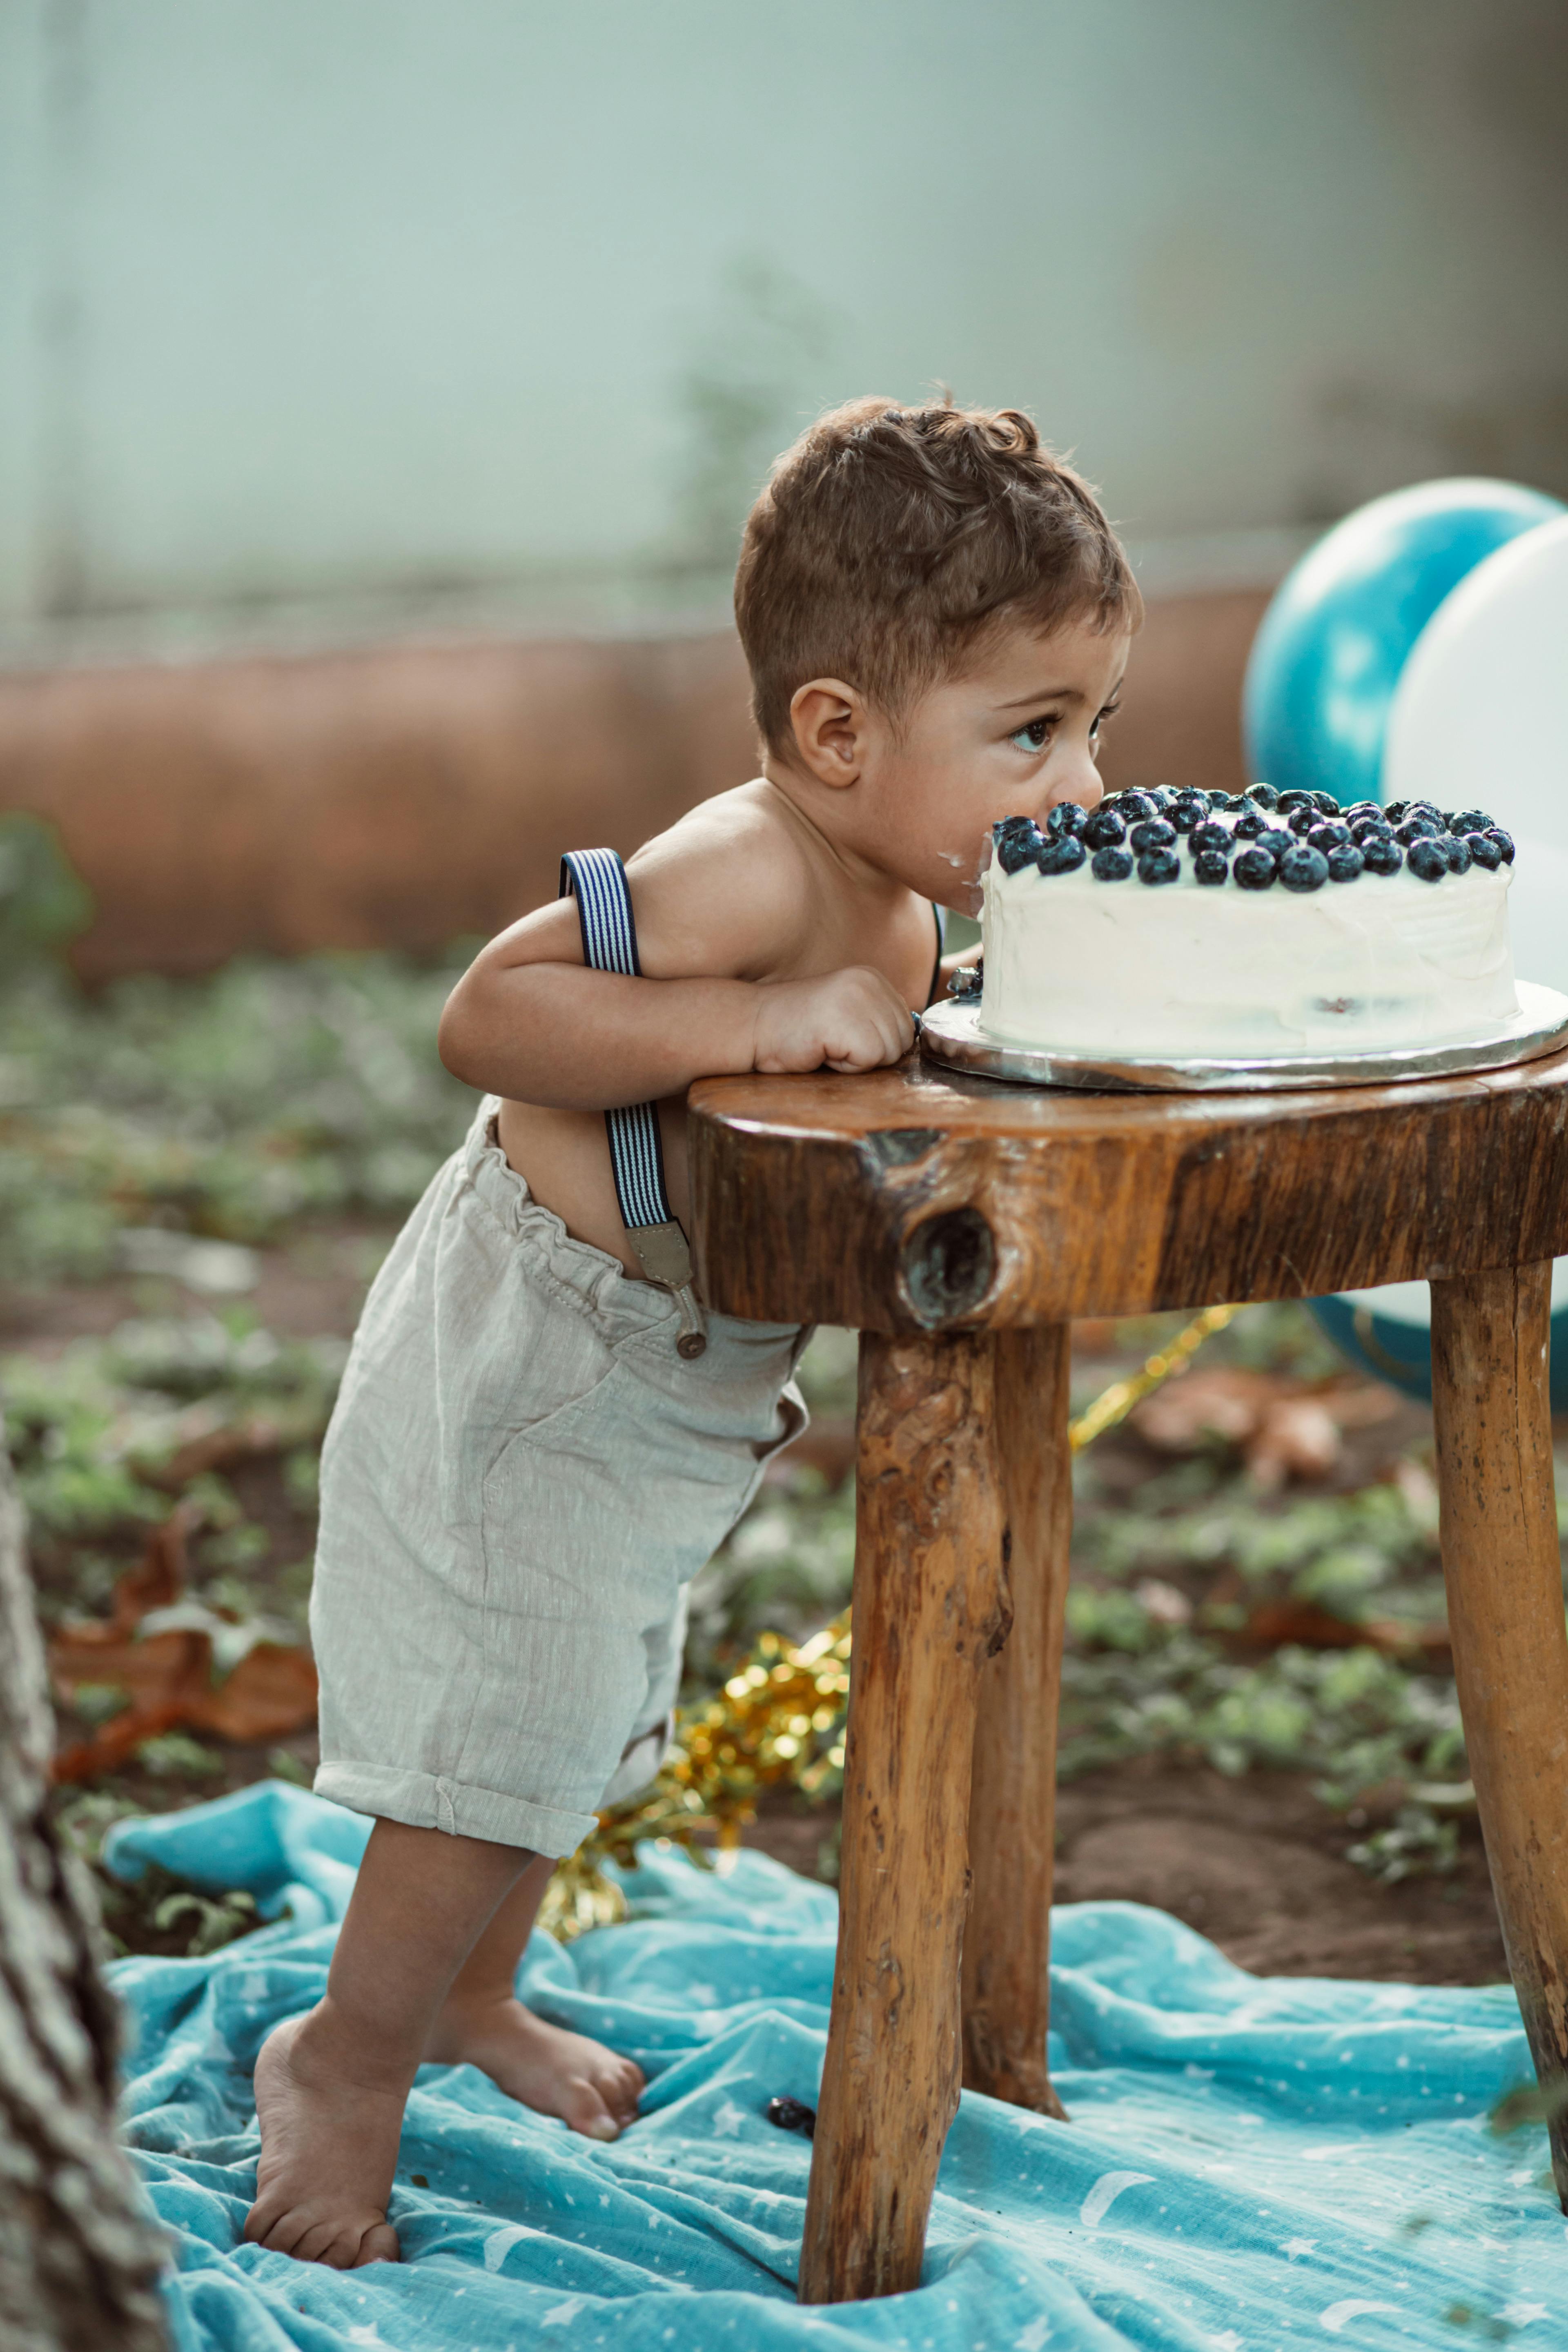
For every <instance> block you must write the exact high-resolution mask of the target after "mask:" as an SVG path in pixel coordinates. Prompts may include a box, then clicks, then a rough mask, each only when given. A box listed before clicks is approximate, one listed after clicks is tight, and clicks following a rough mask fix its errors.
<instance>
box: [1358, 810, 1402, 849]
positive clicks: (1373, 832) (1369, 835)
mask: <svg viewBox="0 0 1568 2352" xmlns="http://www.w3.org/2000/svg"><path fill="white" fill-rule="evenodd" d="M1351 839H1352V841H1353V842H1354V843H1355V845H1356V847H1357V848H1358V849H1364V848H1365V846H1366V845H1367V843H1368V842H1369V841H1392V840H1393V839H1394V827H1393V826H1392V825H1391V824H1384V823H1383V820H1382V819H1381V818H1380V817H1373V816H1358V817H1357V819H1356V821H1355V823H1354V824H1352V827H1351Z"/></svg>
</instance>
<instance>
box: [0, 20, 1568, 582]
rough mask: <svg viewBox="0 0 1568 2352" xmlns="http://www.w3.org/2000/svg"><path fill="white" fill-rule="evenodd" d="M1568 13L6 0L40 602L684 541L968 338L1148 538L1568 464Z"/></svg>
mask: <svg viewBox="0 0 1568 2352" xmlns="http://www.w3.org/2000/svg"><path fill="white" fill-rule="evenodd" d="M1563 23H1564V19H1563V12H1562V11H1560V10H1557V9H1550V10H1549V9H1547V8H1545V7H1542V6H1541V5H1536V0H1489V5H1461V0H1078V5H1069V0H772V5H763V0H570V5H560V4H559V0H557V5H542V0H0V217H3V221H4V242H5V252H4V261H5V268H4V272H3V273H0V442H3V446H0V612H3V613H5V614H9V615H10V616H12V617H13V619H16V618H21V619H26V617H27V616H29V615H37V614H42V613H44V612H45V611H47V609H48V608H50V607H51V605H52V606H53V608H54V609H55V610H56V611H61V612H69V611H73V610H74V611H77V612H83V611H86V612H93V611H103V610H105V609H108V608H114V607H126V606H130V607H138V606H140V607H147V606H153V607H156V606H160V605H180V604H194V605H197V606H200V605H203V604H213V603H215V602H222V601H224V600H233V599H244V598H275V597H299V596H306V595H315V596H331V595H333V594H338V593H343V594H347V593H361V592H364V591H367V590H369V591H376V590H380V591H387V590H400V591H403V592H405V593H407V594H408V595H409V596H410V597H411V598H413V599H415V600H416V601H417V600H418V599H419V598H421V597H423V598H425V599H426V601H428V600H430V599H432V598H436V599H437V600H438V597H439V594H440V593H442V591H443V590H444V589H447V588H450V587H453V586H455V585H461V584H462V583H474V582H480V583H482V582H485V581H497V580H499V581H507V580H515V579H526V578H528V577H529V576H537V575H541V574H549V573H551V572H553V571H555V570H556V569H558V568H559V567H562V566H568V567H575V568H577V569H578V570H580V571H581V570H585V571H586V572H587V573H588V574H591V575H592V574H597V575H602V576H604V577H605V578H614V577H616V576H621V575H626V574H627V573H629V572H637V571H638V570H645V571H646V569H647V566H648V565H649V564H650V563H653V562H658V561H660V560H668V559H669V558H671V557H674V556H679V555H681V554H683V553H685V554H700V553H701V552H703V551H704V547H705V546H706V547H708V548H710V549H711V548H713V547H714V546H717V545H719V544H720V543H721V540H722V532H723V527H724V526H725V525H726V524H727V523H728V521H729V520H730V519H731V517H732V515H733V513H734V510H735V508H736V505H737V502H738V501H739V500H740V499H742V489H743V485H744V482H745V480H746V478H749V476H750V474H751V473H752V472H753V471H754V468H755V466H756V464H757V462H758V460H759V458H760V457H761V456H763V455H765V453H766V451H767V450H768V449H769V448H771V447H772V446H776V444H777V442H778V441H779V440H780V439H781V438H783V437H784V436H786V435H787V434H788V433H789V432H790V431H791V430H793V429H794V425H795V422H796V421H797V420H798V419H800V418H804V417H805V415H808V414H810V413H811V411H812V410H813V409H814V408H815V407H816V406H817V405H818V404H822V403H824V402H826V401H827V400H829V399H833V398H837V397H840V396H843V395H844V394H848V393H851V392H857V391H860V390H886V391H889V392H890V393H893V394H896V395H898V396H900V397H906V398H912V397H915V396H917V395H918V394H919V393H920V391H921V386H922V385H924V384H927V383H931V381H932V380H933V379H937V378H945V379H946V380H947V381H949V382H951V383H952V385H953V386H954V388H955V389H956V390H957V391H958V392H959V394H961V395H963V396H964V397H969V398H973V399H980V400H986V401H1016V402H1021V403H1024V404H1027V405H1029V406H1031V407H1032V408H1033V409H1034V410H1035V411H1036V413H1037V415H1038V416H1039V417H1040V419H1041V421H1042V423H1043V425H1045V427H1046V429H1047V432H1048V433H1049V434H1050V435H1051V436H1053V437H1054V438H1055V439H1057V440H1058V442H1060V443H1064V444H1067V445H1070V446H1075V447H1076V448H1077V450H1078V451H1079V455H1080V457H1081V460H1082V462H1083V463H1084V464H1085V465H1086V466H1087V467H1088V468H1089V470H1090V471H1091V472H1092V473H1093V474H1094V475H1095V476H1096V477H1097V478H1099V479H1100V481H1101V482H1102V483H1103V484H1104V485H1105V486H1106V489H1107V493H1108V497H1109V499H1110V504H1111V506H1112V508H1113V509H1114V510H1115V512H1116V513H1117V514H1118V515H1119V516H1121V517H1122V518H1124V519H1125V520H1126V522H1127V524H1128V527H1129V529H1130V530H1131V532H1132V533H1133V534H1134V536H1135V537H1138V538H1142V539H1149V538H1168V537H1170V536H1171V535H1173V534H1181V533H1186V532H1194V531H1214V530H1247V529H1253V528H1258V527H1260V526H1268V525H1278V524H1290V523H1294V522H1300V521H1301V520H1307V519H1310V518H1312V517H1317V516H1321V515H1322V514H1323V513H1325V512H1330V511H1333V510H1335V509H1340V508H1342V507H1343V506H1345V505H1347V504H1350V503H1353V502H1354V501H1355V500H1356V499H1359V498H1361V497H1363V496H1365V495H1367V494H1368V493H1369V492H1371V491H1372V490H1374V489H1377V488H1384V487H1386V486H1387V485H1388V484H1389V483H1390V482H1393V481H1397V480H1403V479H1407V478H1412V477H1413V476H1418V475H1420V474H1422V473H1424V472H1432V471H1438V470H1447V469H1450V468H1452V467H1457V466H1469V465H1472V464H1478V463H1479V464H1483V465H1492V466H1496V467H1500V468H1501V469H1505V470H1512V471H1516V472H1521V473H1529V474H1531V475H1533V476H1534V478H1538V479H1539V478H1545V477H1547V476H1550V475H1552V473H1553V469H1555V485H1554V486H1555V487H1558V488H1565V487H1568V480H1565V477H1568V424H1565V423H1564V411H1565V408H1568V241H1565V240H1564V237H1563V203H1562V198H1563V179H1562V167H1561V154H1562V150H1563V134H1562V122H1563V90H1564V75H1563V60H1564V54H1565V51H1564V36H1563V29H1562V28H1563ZM770 273H771V274H770ZM748 289H749V290H748ZM770 313H777V314H778V315H777V316H772V315H770ZM715 416H717V417H718V419H719V421H720V425H721V436H720V441H721V446H720V448H719V452H718V456H717V457H714V456H713V454H712V452H711V450H710V453H709V456H708V458H707V459H706V460H705V459H704V457H703V455H702V450H703V446H704V434H705V432H706V431H707V430H708V426H707V425H705V424H704V420H705V419H706V420H709V421H711V420H712V419H713V418H714V417H715ZM748 420H750V421H749V422H748ZM704 469H705V470H704ZM715 518H717V521H715ZM716 531H717V533H718V537H717V539H716V538H715V532H716Z"/></svg>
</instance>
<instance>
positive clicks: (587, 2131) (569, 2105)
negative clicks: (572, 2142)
mask: <svg viewBox="0 0 1568 2352" xmlns="http://www.w3.org/2000/svg"><path fill="white" fill-rule="evenodd" d="M561 2111H562V2113H563V2116H565V2118H566V2121H567V2123H568V2124H569V2125H570V2126H571V2127H572V2129H573V2130H574V2132H582V2133H583V2134H584V2137H586V2138H588V2139H619V2137H620V2136H621V2127H620V2125H619V2124H618V2123H617V2122H616V2118H615V2116H614V2115H613V2114H612V2113H611V2111H610V2107H609V2105H608V2103H607V2101H606V2100H605V2096H604V2095H603V2093H602V2092H601V2090H600V2088H599V2085H598V2084H596V2083H592V2082H589V2081H588V2080H587V2079H586V2077H585V2076H579V2077H578V2079H577V2081H576V2082H574V2083H572V2084H568V2086H567V2091H566V2096H565V2098H564V2100H563V2102H562V2109H561Z"/></svg>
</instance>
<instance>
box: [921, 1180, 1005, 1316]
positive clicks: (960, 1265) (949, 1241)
mask: <svg viewBox="0 0 1568 2352" xmlns="http://www.w3.org/2000/svg"><path fill="white" fill-rule="evenodd" d="M899 1271H900V1276H901V1277H902V1282H903V1289H904V1295H905V1297H907V1298H908V1300H909V1303H910V1308H911V1310H912V1312H913V1314H914V1317H915V1319H916V1321H917V1322H919V1323H921V1324H923V1325H924V1326H925V1328H927V1329H928V1330H931V1329H934V1328H938V1327H939V1326H940V1325H942V1324H944V1323H952V1322H956V1321H957V1320H958V1318H960V1317H961V1316H964V1315H973V1312H974V1310H975V1308H976V1307H978V1306H979V1305H980V1303H981V1301H982V1300H983V1299H984V1297H985V1294H986V1292H987V1291H988V1290H989V1289H990V1287H991V1285H992V1283H993V1282H994V1280H995V1277H996V1240H995V1236H994V1234H993V1233H992V1231H991V1228H990V1226H989V1225H988V1224H987V1223H986V1222H985V1220H984V1217H983V1216H982V1215H981V1213H980V1212H979V1210H978V1209H969V1208H963V1209H944V1210H943V1211H942V1213H941V1214H940V1215H938V1216H934V1217H927V1218H926V1219H925V1221H924V1223H921V1224H918V1225H917V1226H916V1227H915V1229H914V1231H913V1232H912V1233H911V1234H909V1235H908V1237H907V1238H906V1240H905V1242H904V1244H903V1245H902V1247H901V1248H900V1252H899Z"/></svg>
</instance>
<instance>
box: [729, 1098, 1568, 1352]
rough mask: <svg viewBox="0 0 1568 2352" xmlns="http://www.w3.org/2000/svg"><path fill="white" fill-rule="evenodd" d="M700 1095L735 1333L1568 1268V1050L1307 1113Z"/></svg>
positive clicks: (1225, 1103) (1266, 1104)
mask: <svg viewBox="0 0 1568 2352" xmlns="http://www.w3.org/2000/svg"><path fill="white" fill-rule="evenodd" d="M690 1101H691V1109H692V1114H693V1116H692V1123H691V1124H692V1164H693V1188H694V1201H693V1224H694V1234H693V1243H694V1250H695V1255H696V1260H697V1266H698V1275H699V1281H700V1286H701V1287H702V1290H703V1292H704V1295H705V1296H706V1297H708V1299H709V1300H710V1302H711V1304H712V1305H713V1306H715V1307H719V1308H721V1310H723V1311H724V1312H726V1313H729V1314H732V1315H743V1316H752V1317H756V1318H762V1319H764V1320H767V1319H775V1318H776V1319H781V1320H782V1319H795V1318H798V1319H800V1320H801V1321H804V1322H810V1321H820V1322H837V1323H847V1324H851V1325H854V1326H856V1327H858V1328H860V1329H863V1330H903V1331H918V1330H957V1329H963V1328H974V1327H977V1326H991V1327H1006V1326H1009V1325H1021V1324H1035V1323H1058V1322H1064V1321H1066V1320H1068V1318H1071V1317H1073V1316H1077V1315H1129V1314H1138V1313H1143V1312H1146V1311H1148V1310H1150V1309H1152V1308H1158V1307H1203V1306H1207V1305H1210V1304H1211V1303H1213V1302H1214V1301H1215V1300H1218V1299H1249V1298H1300V1297H1313V1296H1316V1295H1317V1294H1319V1293H1321V1292H1324V1291H1330V1290H1345V1289H1352V1288H1358V1287H1360V1286H1363V1285H1366V1284H1371V1283H1374V1282H1395V1281H1406V1280H1412V1279H1416V1278H1422V1277H1429V1278H1437V1279H1441V1278H1445V1277H1447V1276H1451V1275H1454V1274H1458V1273H1461V1272H1468V1271H1471V1270H1479V1269H1481V1268H1486V1267H1502V1266H1506V1265H1521V1264H1528V1263H1531V1262H1533V1261H1535V1260H1537V1259H1540V1258H1546V1257H1553V1256H1558V1255H1564V1254H1568V1053H1560V1054H1556V1055H1549V1056H1547V1057H1546V1058H1544V1059H1542V1060H1541V1061H1537V1062H1529V1063H1524V1064H1521V1065H1520V1066H1517V1067H1516V1068H1513V1069H1509V1070H1498V1071H1493V1072H1488V1073H1485V1074H1482V1075H1480V1076H1466V1077H1458V1078H1433V1079H1425V1080H1421V1081H1419V1082H1415V1083H1412V1084H1409V1085H1404V1086H1386V1087H1345V1088H1342V1089H1333V1090H1324V1091H1322V1092H1303V1093H1301V1094H1296V1095H1247V1094H1235V1095H1090V1094H1074V1093H1068V1092H1066V1091H1062V1090H1058V1089H1047V1088H1036V1087H1016V1086H1005V1085H1003V1084H1000V1083H999V1082H997V1081H994V1080H989V1079H984V1078H973V1077H967V1076H961V1075H959V1074H957V1073H942V1072H941V1071H939V1070H937V1069H935V1068H933V1067H932V1066H931V1065H929V1064H924V1063H922V1062H921V1061H920V1060H919V1058H918V1057H917V1056H914V1055H911V1056H910V1057H909V1058H908V1059H906V1060H905V1061H904V1062H902V1063H900V1064H899V1065H898V1066H896V1067H895V1068H892V1069H889V1070H883V1071H879V1072H877V1073H875V1074H873V1075H872V1076H867V1077H860V1078H842V1077H837V1076H834V1075H833V1074H832V1073H830V1072H816V1073H814V1074H813V1075H811V1076H805V1077H777V1078H768V1077H759V1076H752V1077H744V1078H710V1079H704V1080H703V1081H701V1082H700V1084H699V1085H698V1086H696V1087H693V1088H692V1091H691V1097H690Z"/></svg>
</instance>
